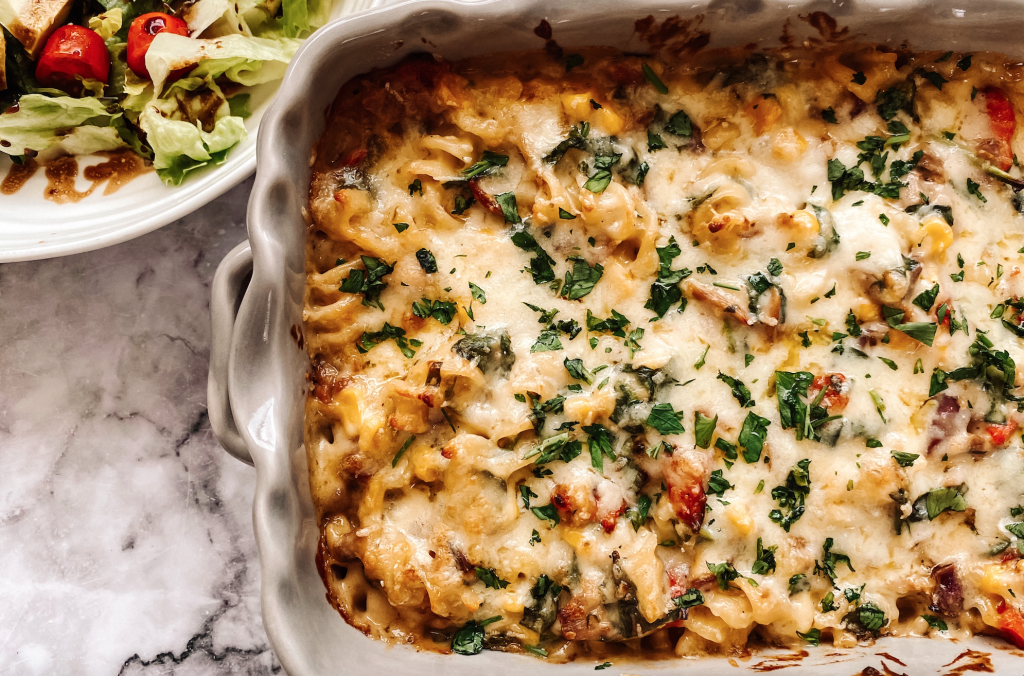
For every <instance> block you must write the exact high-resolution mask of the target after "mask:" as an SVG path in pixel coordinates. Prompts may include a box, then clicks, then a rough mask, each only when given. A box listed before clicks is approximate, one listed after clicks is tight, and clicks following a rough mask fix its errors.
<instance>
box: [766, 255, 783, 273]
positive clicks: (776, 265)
mask: <svg viewBox="0 0 1024 676" xmlns="http://www.w3.org/2000/svg"><path fill="white" fill-rule="evenodd" d="M768 272H769V273H771V275H772V276H773V277H778V276H779V275H781V274H782V262H781V261H779V259H778V258H773V259H771V260H770V261H768Z"/></svg>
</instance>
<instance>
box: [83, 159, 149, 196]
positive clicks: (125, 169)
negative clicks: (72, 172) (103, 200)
mask: <svg viewBox="0 0 1024 676" xmlns="http://www.w3.org/2000/svg"><path fill="white" fill-rule="evenodd" d="M99 154H100V155H102V156H104V157H106V158H107V161H106V162H101V163H100V164H94V165H92V166H91V167H86V168H85V171H84V172H83V175H84V176H85V180H87V181H90V182H92V187H91V188H89V191H90V192H92V191H93V190H95V189H96V188H97V187H98V186H99V184H101V183H103V182H104V181H106V183H107V187H106V188H104V189H103V194H104V195H112V194H114V193H115V192H117V191H118V190H120V189H121V188H123V187H124V186H125V185H127V184H128V183H129V182H130V181H131V180H132V179H134V178H135V177H137V176H141V175H142V174H146V173H149V172H150V171H153V167H152V165H148V164H147V163H146V161H145V160H143V159H142V158H141V157H139V156H138V155H136V154H135V153H133V152H132V151H131V150H128V149H124V150H113V151H108V152H103V153H99Z"/></svg>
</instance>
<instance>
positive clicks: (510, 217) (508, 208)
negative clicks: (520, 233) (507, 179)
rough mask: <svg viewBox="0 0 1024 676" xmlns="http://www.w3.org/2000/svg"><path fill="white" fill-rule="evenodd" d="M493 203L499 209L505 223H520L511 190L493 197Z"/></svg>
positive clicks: (517, 206)
mask: <svg viewBox="0 0 1024 676" xmlns="http://www.w3.org/2000/svg"><path fill="white" fill-rule="evenodd" d="M494 201H495V202H497V203H498V206H499V207H501V213H502V215H504V217H505V222H506V223H522V222H523V219H521V218H520V217H519V205H518V204H516V194H515V193H514V192H512V191H511V190H510V191H508V192H503V193H501V194H500V195H495V196H494Z"/></svg>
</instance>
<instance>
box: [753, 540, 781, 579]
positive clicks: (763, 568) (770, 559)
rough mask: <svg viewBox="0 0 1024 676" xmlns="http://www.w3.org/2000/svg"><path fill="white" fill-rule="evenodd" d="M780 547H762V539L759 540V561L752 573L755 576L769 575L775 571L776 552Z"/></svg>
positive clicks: (755, 563)
mask: <svg viewBox="0 0 1024 676" xmlns="http://www.w3.org/2000/svg"><path fill="white" fill-rule="evenodd" d="M778 548H779V546H778V545H772V546H771V547H764V546H762V545H761V538H757V559H756V560H755V561H754V566H753V567H752V568H751V569H750V572H751V573H753V574H754V575H768V574H769V573H772V572H774V571H775V551H776V550H777V549H778Z"/></svg>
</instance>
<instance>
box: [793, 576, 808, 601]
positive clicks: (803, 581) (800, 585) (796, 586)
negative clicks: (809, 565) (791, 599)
mask: <svg viewBox="0 0 1024 676" xmlns="http://www.w3.org/2000/svg"><path fill="white" fill-rule="evenodd" d="M810 590H811V581H810V580H808V579H807V576H806V575H804V574H803V573H797V574H796V575H794V576H793V577H791V578H789V595H790V596H792V595H793V594H799V593H800V592H805V591H810Z"/></svg>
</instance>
